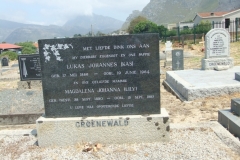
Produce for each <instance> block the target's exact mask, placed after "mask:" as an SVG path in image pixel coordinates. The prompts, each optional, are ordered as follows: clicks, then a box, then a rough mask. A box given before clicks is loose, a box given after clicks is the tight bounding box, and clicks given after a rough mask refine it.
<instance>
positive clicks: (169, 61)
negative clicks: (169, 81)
mask: <svg viewBox="0 0 240 160" xmlns="http://www.w3.org/2000/svg"><path fill="white" fill-rule="evenodd" d="M164 67H165V68H166V67H172V59H167V60H166V61H165V62H164Z"/></svg>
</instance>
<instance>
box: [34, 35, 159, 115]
mask: <svg viewBox="0 0 240 160" xmlns="http://www.w3.org/2000/svg"><path fill="white" fill-rule="evenodd" d="M38 43H39V50H40V62H41V70H42V85H43V96H44V105H45V115H46V117H76V116H111V115H143V114H159V113H160V77H159V73H160V69H159V37H158V34H144V35H126V36H106V37H91V38H88V37H84V38H65V39H49V40H39V41H38Z"/></svg>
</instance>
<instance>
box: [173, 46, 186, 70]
mask: <svg viewBox="0 0 240 160" xmlns="http://www.w3.org/2000/svg"><path fill="white" fill-rule="evenodd" d="M172 70H173V71H174V70H184V57H183V50H182V49H175V50H172Z"/></svg>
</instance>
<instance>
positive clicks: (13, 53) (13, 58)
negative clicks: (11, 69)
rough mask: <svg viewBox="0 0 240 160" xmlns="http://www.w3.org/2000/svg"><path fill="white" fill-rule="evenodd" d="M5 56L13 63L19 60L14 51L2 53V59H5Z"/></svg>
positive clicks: (0, 55)
mask: <svg viewBox="0 0 240 160" xmlns="http://www.w3.org/2000/svg"><path fill="white" fill-rule="evenodd" d="M5 56H7V57H8V58H9V59H10V60H11V61H13V60H16V59H17V57H18V54H17V53H16V52H13V51H6V52H2V54H0V57H5Z"/></svg>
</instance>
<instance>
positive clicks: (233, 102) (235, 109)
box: [231, 98, 240, 116]
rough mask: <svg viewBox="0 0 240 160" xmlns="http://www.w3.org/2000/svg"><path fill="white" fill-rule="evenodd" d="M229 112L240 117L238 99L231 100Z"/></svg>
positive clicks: (239, 99)
mask: <svg viewBox="0 0 240 160" xmlns="http://www.w3.org/2000/svg"><path fill="white" fill-rule="evenodd" d="M231 111H232V112H234V114H236V115H238V116H240V98H234V99H231Z"/></svg>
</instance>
